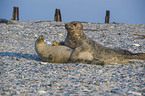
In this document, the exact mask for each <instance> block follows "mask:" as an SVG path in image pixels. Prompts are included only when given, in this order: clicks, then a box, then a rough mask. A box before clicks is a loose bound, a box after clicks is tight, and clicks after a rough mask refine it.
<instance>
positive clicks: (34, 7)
mask: <svg viewBox="0 0 145 96" xmlns="http://www.w3.org/2000/svg"><path fill="white" fill-rule="evenodd" d="M13 7H19V18H20V21H39V20H40V21H54V14H55V9H56V8H58V9H60V11H61V16H62V22H71V21H83V22H90V23H104V22H105V15H106V10H110V23H111V22H116V23H125V24H145V0H0V19H7V20H10V19H11V18H12V13H13Z"/></svg>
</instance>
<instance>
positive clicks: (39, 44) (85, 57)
mask: <svg viewBox="0 0 145 96" xmlns="http://www.w3.org/2000/svg"><path fill="white" fill-rule="evenodd" d="M35 50H36V52H37V54H38V56H39V57H40V59H41V60H42V61H46V62H51V63H73V62H82V63H89V64H104V62H102V61H99V60H97V59H94V58H93V56H92V55H91V54H90V53H89V52H88V51H83V52H80V53H79V55H78V58H77V60H75V61H71V60H70V56H71V54H72V52H73V49H71V48H69V47H67V46H61V45H60V46H46V45H45V44H44V37H43V36H42V35H41V36H40V37H39V38H38V39H37V40H36V42H35Z"/></svg>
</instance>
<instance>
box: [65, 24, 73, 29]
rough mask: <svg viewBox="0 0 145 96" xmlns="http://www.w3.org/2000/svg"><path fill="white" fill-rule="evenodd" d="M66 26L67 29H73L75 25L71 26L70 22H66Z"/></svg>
mask: <svg viewBox="0 0 145 96" xmlns="http://www.w3.org/2000/svg"><path fill="white" fill-rule="evenodd" d="M65 28H66V29H67V30H73V26H71V25H70V24H65Z"/></svg>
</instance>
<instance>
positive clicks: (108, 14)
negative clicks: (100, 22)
mask: <svg viewBox="0 0 145 96" xmlns="http://www.w3.org/2000/svg"><path fill="white" fill-rule="evenodd" d="M109 20H110V11H109V10H107V11H106V17H105V23H109Z"/></svg>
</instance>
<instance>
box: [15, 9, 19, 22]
mask: <svg viewBox="0 0 145 96" xmlns="http://www.w3.org/2000/svg"><path fill="white" fill-rule="evenodd" d="M16 15H17V20H19V7H16Z"/></svg>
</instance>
